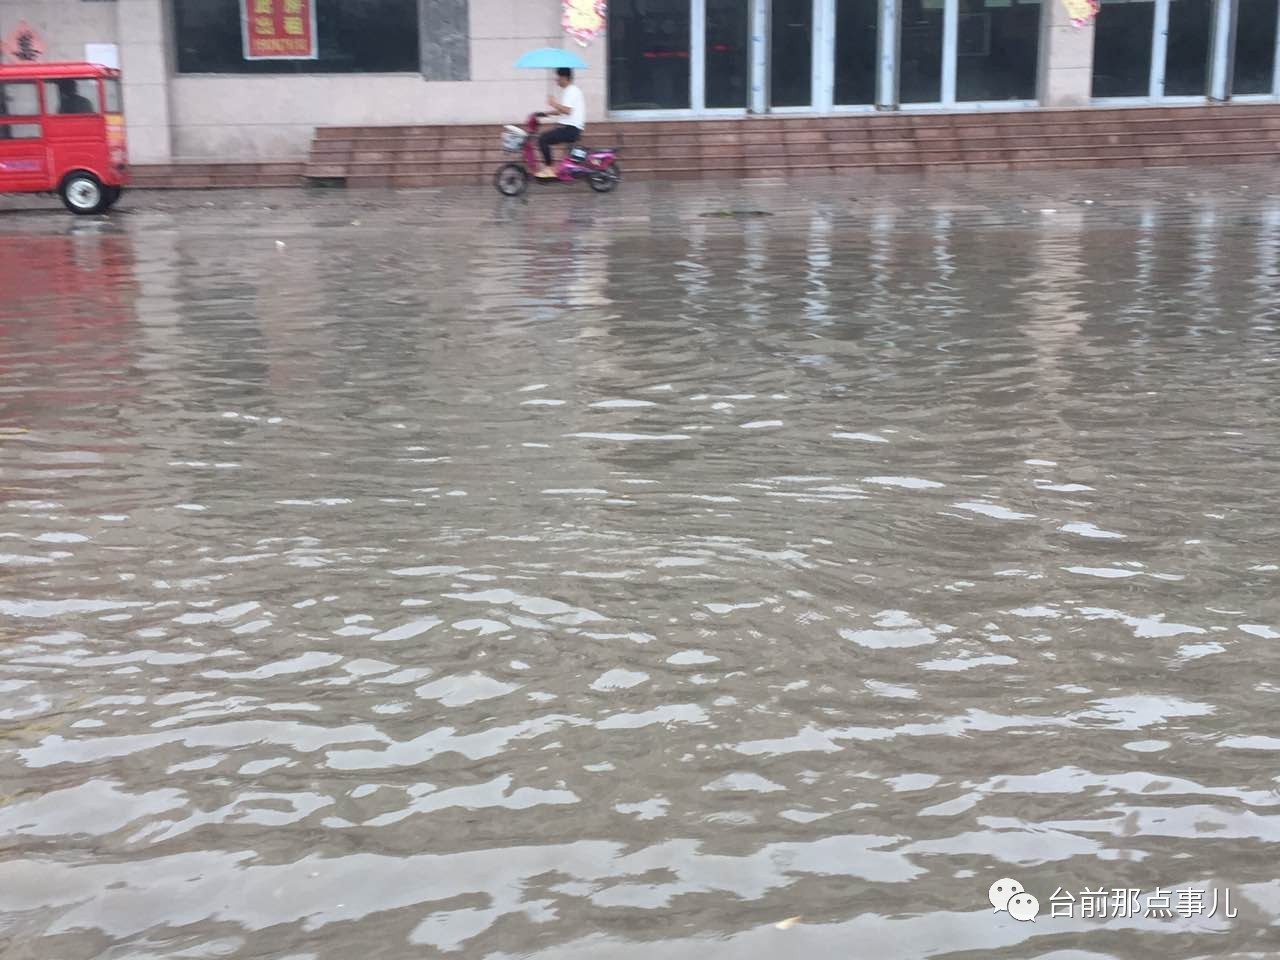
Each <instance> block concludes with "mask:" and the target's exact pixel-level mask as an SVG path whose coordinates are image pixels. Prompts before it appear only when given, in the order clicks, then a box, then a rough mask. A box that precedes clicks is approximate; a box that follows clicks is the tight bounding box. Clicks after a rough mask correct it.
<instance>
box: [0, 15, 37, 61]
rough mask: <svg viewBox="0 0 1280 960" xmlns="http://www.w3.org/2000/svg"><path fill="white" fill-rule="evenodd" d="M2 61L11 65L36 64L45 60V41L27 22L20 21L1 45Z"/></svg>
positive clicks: (0, 57)
mask: <svg viewBox="0 0 1280 960" xmlns="http://www.w3.org/2000/svg"><path fill="white" fill-rule="evenodd" d="M0 54H2V55H3V56H0V60H3V59H6V58H7V59H8V60H9V61H10V62H11V63H35V62H37V61H39V60H43V59H44V41H43V40H42V39H40V34H38V33H36V31H35V30H34V29H33V28H32V27H31V26H30V25H29V24H28V23H27V21H25V20H19V21H18V24H17V26H15V27H14V28H13V32H12V33H11V34H9V36H8V37H6V38H5V39H4V41H3V42H2V43H0Z"/></svg>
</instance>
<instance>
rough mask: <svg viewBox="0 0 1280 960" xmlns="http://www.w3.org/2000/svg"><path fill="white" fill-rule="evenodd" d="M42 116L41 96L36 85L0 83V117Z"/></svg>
mask: <svg viewBox="0 0 1280 960" xmlns="http://www.w3.org/2000/svg"><path fill="white" fill-rule="evenodd" d="M38 116H40V95H39V93H37V91H36V85H35V84H34V83H0V117H38Z"/></svg>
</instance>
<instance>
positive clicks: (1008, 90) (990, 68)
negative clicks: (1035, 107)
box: [956, 0, 1056, 101]
mask: <svg viewBox="0 0 1280 960" xmlns="http://www.w3.org/2000/svg"><path fill="white" fill-rule="evenodd" d="M1055 2H1056V0H1055ZM957 32H958V34H959V36H958V38H957V39H958V43H957V51H956V99H957V100H971V101H972V100H985V101H992V100H1034V99H1035V98H1036V58H1037V54H1038V52H1039V47H1040V3H1039V0H1032V2H1028V0H960V20H959V24H958V31H957Z"/></svg>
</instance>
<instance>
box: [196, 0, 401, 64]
mask: <svg viewBox="0 0 1280 960" xmlns="http://www.w3.org/2000/svg"><path fill="white" fill-rule="evenodd" d="M240 7H241V0H174V25H175V30H176V33H177V44H176V46H177V60H178V72H179V73H417V72H419V52H418V0H316V34H317V54H318V56H317V58H316V59H315V60H246V59H244V38H243V34H242V32H241V24H240Z"/></svg>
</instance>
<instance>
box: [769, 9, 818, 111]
mask: <svg viewBox="0 0 1280 960" xmlns="http://www.w3.org/2000/svg"><path fill="white" fill-rule="evenodd" d="M812 102H813V2H812V0H772V7H771V8H770V16H769V106H771V107H807V106H809V104H810V103H812Z"/></svg>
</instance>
